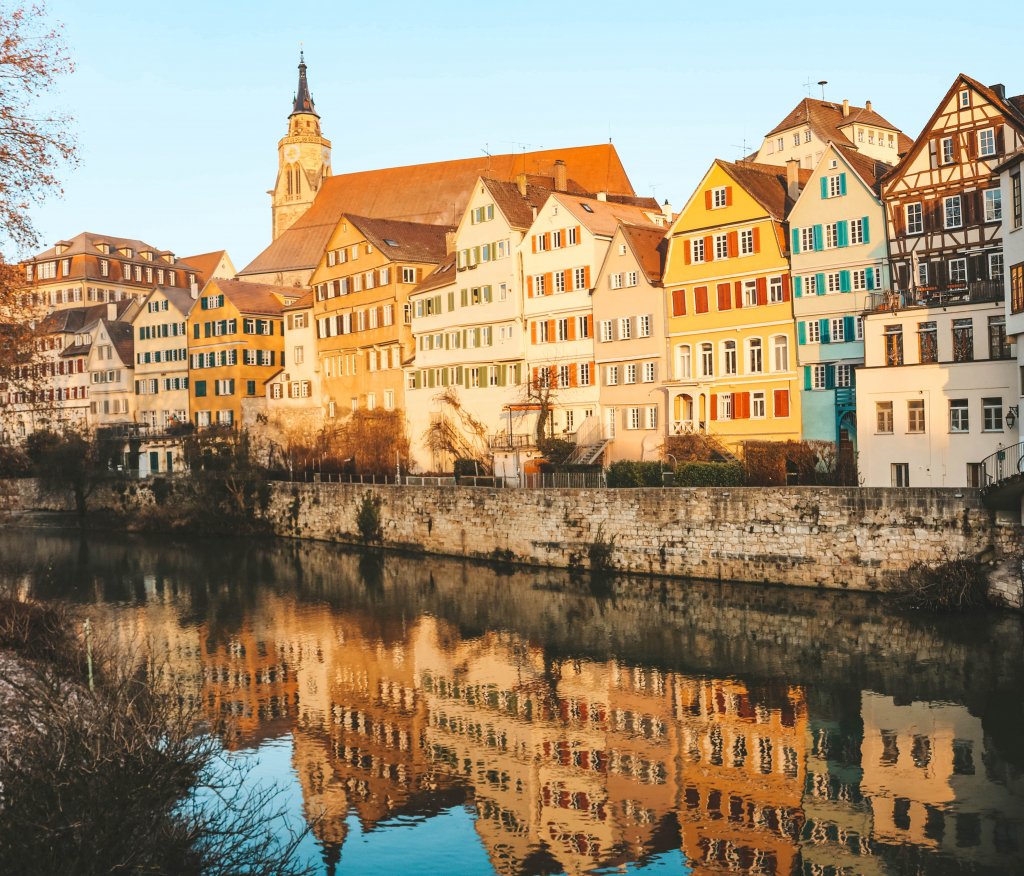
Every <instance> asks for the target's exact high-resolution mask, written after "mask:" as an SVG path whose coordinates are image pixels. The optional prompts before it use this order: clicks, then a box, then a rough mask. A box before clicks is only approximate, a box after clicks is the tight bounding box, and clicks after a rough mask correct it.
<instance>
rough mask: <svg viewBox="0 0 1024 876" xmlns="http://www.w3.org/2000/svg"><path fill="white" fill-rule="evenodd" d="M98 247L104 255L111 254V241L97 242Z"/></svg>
mask: <svg viewBox="0 0 1024 876" xmlns="http://www.w3.org/2000/svg"><path fill="white" fill-rule="evenodd" d="M96 249H98V250H99V251H100V252H101V253H103V255H110V244H109V243H97V244H96Z"/></svg>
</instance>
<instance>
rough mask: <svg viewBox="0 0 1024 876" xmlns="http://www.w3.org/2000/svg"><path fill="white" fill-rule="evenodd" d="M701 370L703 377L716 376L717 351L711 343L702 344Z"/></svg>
mask: <svg viewBox="0 0 1024 876" xmlns="http://www.w3.org/2000/svg"><path fill="white" fill-rule="evenodd" d="M700 370H701V375H702V376H703V377H714V376H715V351H714V347H713V346H712V345H711V344H710V343H704V344H701V345H700Z"/></svg>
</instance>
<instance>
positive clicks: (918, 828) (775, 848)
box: [0, 530, 1024, 874]
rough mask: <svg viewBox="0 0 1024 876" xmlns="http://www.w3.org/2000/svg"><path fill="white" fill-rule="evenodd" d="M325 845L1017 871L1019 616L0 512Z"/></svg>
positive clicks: (450, 868) (329, 855) (12, 536)
mask: <svg viewBox="0 0 1024 876" xmlns="http://www.w3.org/2000/svg"><path fill="white" fill-rule="evenodd" d="M0 587H7V588H13V589H16V590H18V591H20V592H21V593H23V594H25V595H29V596H33V597H36V598H40V599H44V600H50V599H61V600H68V601H70V602H72V603H75V604H77V605H79V606H80V608H81V610H82V611H83V613H85V614H88V615H89V616H90V617H92V618H93V619H94V623H95V625H96V627H97V628H98V629H100V630H103V631H104V634H106V635H108V636H112V637H113V638H114V639H116V641H117V642H119V643H120V645H121V646H123V647H125V648H126V649H127V650H128V651H130V652H131V653H132V654H133V655H135V657H134V658H133V659H139V655H140V654H142V655H144V657H143V662H145V663H146V665H148V666H149V667H156V666H161V665H162V666H165V667H170V668H171V669H173V670H174V671H175V672H176V673H177V674H178V675H179V677H180V678H182V679H184V680H185V683H186V684H188V685H190V686H191V689H192V692H193V693H194V694H195V695H196V696H198V697H200V698H201V700H202V702H203V703H204V704H205V706H204V707H205V708H206V709H207V710H208V711H209V714H210V716H211V718H220V717H227V718H229V719H230V724H231V728H232V729H231V730H230V732H229V733H228V734H227V735H226V737H225V739H224V741H225V744H226V745H227V746H228V747H229V748H230V749H232V750H233V751H235V752H238V756H239V757H242V758H245V759H247V761H248V762H249V763H251V765H252V767H253V769H252V773H251V775H250V780H251V781H262V780H267V779H273V780H274V781H276V782H277V783H278V785H279V786H280V788H281V789H282V795H283V796H282V798H281V799H282V800H284V801H285V802H286V804H287V807H288V809H289V812H290V817H291V818H292V819H294V820H301V819H304V818H310V819H314V820H315V826H314V828H313V831H312V832H311V834H310V835H309V836H308V837H307V838H306V840H305V842H304V844H303V847H302V854H303V855H305V856H306V859H307V860H309V861H311V862H314V863H315V864H316V865H317V867H318V869H319V871H320V872H324V873H403V874H404V873H446V874H447V873H451V874H456V873H465V874H489V873H500V874H539V873H545V874H547V873H569V874H583V873H634V872H636V873H658V874H662V873H673V874H679V873H709V874H710V873H725V872H738V873H758V874H794V873H801V874H833V873H851V874H852V873H857V874H861V873H863V874H897V873H915V874H945V873H984V874H988V873H991V874H1009V873H1021V872H1024V863H1022V861H1024V624H1022V618H1021V617H1020V616H1018V615H1013V614H1009V613H982V614H977V615H971V616H969V617H966V618H963V617H961V618H955V619H949V618H938V617H933V616H929V615H926V614H921V613H906V612H901V611H898V610H895V609H894V608H893V607H892V606H891V604H889V603H887V602H886V601H884V600H883V599H881V598H878V597H875V596H873V595H870V594H868V595H865V594H854V593H846V592H843V591H831V592H824V591H805V590H790V589H783V588H774V587H765V586H757V585H725V584H708V583H695V582H665V581H653V580H644V579H636V578H634V579H625V578H612V579H608V580H603V581H591V580H589V579H588V578H585V577H584V578H577V579H573V578H570V577H569V576H568V575H566V574H563V573H561V572H555V571H527V570H522V569H509V568H505V569H500V568H492V567H489V566H483V565H476V564H469V563H462V562H457V561H453V560H444V559H436V558H420V557H404V556H395V555H388V556H383V557H382V556H378V555H362V554H359V553H356V552H351V551H348V550H345V549H343V548H339V547H335V546H330V545H323V544H315V543H297V542H286V541H278V542H267V543H261V544H257V543H252V542H243V541H238V542H231V543H224V542H223V541H217V542H213V541H210V542H182V543H178V542H171V541H167V540H155V539H143V538H135V537H130V538H129V537H113V536H96V535H94V536H90V537H88V538H81V537H79V536H78V535H77V534H70V533H61V532H55V531H46V530H31V531H30V530H25V531H5V532H3V533H0Z"/></svg>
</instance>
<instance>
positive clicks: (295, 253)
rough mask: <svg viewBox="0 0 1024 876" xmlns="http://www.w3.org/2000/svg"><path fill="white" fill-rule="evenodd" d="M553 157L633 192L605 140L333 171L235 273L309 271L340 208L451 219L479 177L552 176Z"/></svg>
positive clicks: (607, 187) (590, 183) (596, 181)
mask: <svg viewBox="0 0 1024 876" xmlns="http://www.w3.org/2000/svg"><path fill="white" fill-rule="evenodd" d="M558 159H561V160H562V161H564V162H565V165H566V174H567V176H568V177H569V178H571V179H573V180H575V182H576V183H577V184H578V185H579V186H580V187H582V188H583V189H584V190H586V191H590V192H609V193H615V194H623V195H629V196H632V195H634V192H633V187H632V185H630V182H629V178H628V177H627V176H626V171H625V169H624V168H623V166H622V162H621V161H620V159H619V156H618V153H617V152H616V151H615V147H614V146H613V145H612V144H610V143H602V144H599V145H597V146H575V147H570V148H568V149H547V150H544V151H540V152H519V153H509V154H506V155H486V154H485V155H481V156H479V157H477V158H461V159H456V160H454V161H436V162H431V163H429V164H413V165H409V166H406V167H386V168H381V169H379V170H365V171H359V172H356V173H344V174H339V175H338V176H331V177H328V178H327V179H325V180H324V182H323V185H322V186H321V187H320V190H319V192H317V195H316V200H314V201H313V204H312V205H311V206H310V208H309V209H308V210H307V211H306V212H305V213H304V214H303V215H302V216H300V217H299V218H298V219H297V220H296V221H295V224H294V225H292V226H291V227H290V228H289V229H288V230H287V231H285V232H284V233H283V234H281V235H280V236H279V237H278V238H277V239H276V240H275V241H274V242H273V243H271V244H270V246H268V247H267V248H266V249H265V250H263V252H262V253H260V254H259V255H258V256H256V258H255V259H253V261H252V262H250V263H249V264H248V265H246V267H244V268H243V269H242V270H241V271H239V276H244V275H248V274H274V273H277V272H280V271H298V270H312V269H313V268H314V267H316V264H317V262H318V261H319V259H320V257H321V255H323V252H324V249H325V248H326V246H327V240H328V238H329V237H330V235H331V232H332V231H333V230H334V228H335V226H336V225H337V223H338V220H339V219H340V218H341V216H342V215H343V214H344V213H350V214H355V215H359V216H367V217H370V218H378V219H401V220H405V221H408V222H422V223H427V224H431V225H456V224H458V222H459V220H460V219H461V218H462V213H463V211H464V210H465V208H466V204H467V202H468V201H469V196H470V193H471V191H472V188H473V185H474V184H475V183H476V181H477V180H478V179H479V178H480V177H487V178H489V179H499V180H514V179H515V178H516V177H517V176H518V175H519V174H520V173H527V174H536V175H539V176H545V177H554V175H555V161H556V160H558Z"/></svg>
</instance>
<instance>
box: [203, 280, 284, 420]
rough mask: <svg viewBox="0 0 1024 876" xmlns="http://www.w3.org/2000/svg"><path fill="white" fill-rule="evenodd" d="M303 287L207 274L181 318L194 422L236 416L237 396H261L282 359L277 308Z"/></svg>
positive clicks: (281, 328)
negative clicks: (193, 302) (212, 277)
mask: <svg viewBox="0 0 1024 876" xmlns="http://www.w3.org/2000/svg"><path fill="white" fill-rule="evenodd" d="M301 294H302V290H300V289H293V288H289V287H286V286H266V285H262V284H259V283H244V282H241V281H239V280H211V281H210V282H209V283H207V284H206V287H205V288H204V289H203V292H202V295H201V296H200V297H199V300H198V301H197V302H196V305H195V306H194V307H193V308H192V310H191V312H190V313H189V316H188V320H187V321H186V333H187V335H188V354H189V363H188V364H189V388H188V392H189V408H190V411H191V415H192V422H193V423H194V424H195V425H196V426H198V427H203V426H211V425H222V426H232V425H234V424H236V423H238V422H240V421H241V416H242V399H243V398H252V397H257V396H260V397H262V396H263V394H264V392H265V390H266V382H267V380H269V379H270V378H271V377H272V376H273V375H274V374H276V373H277V371H278V370H280V367H281V364H282V361H283V359H284V322H283V318H282V309H283V308H284V306H285V305H286V304H289V303H291V302H293V301H295V300H297V299H298V298H299V297H300V296H301Z"/></svg>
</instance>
